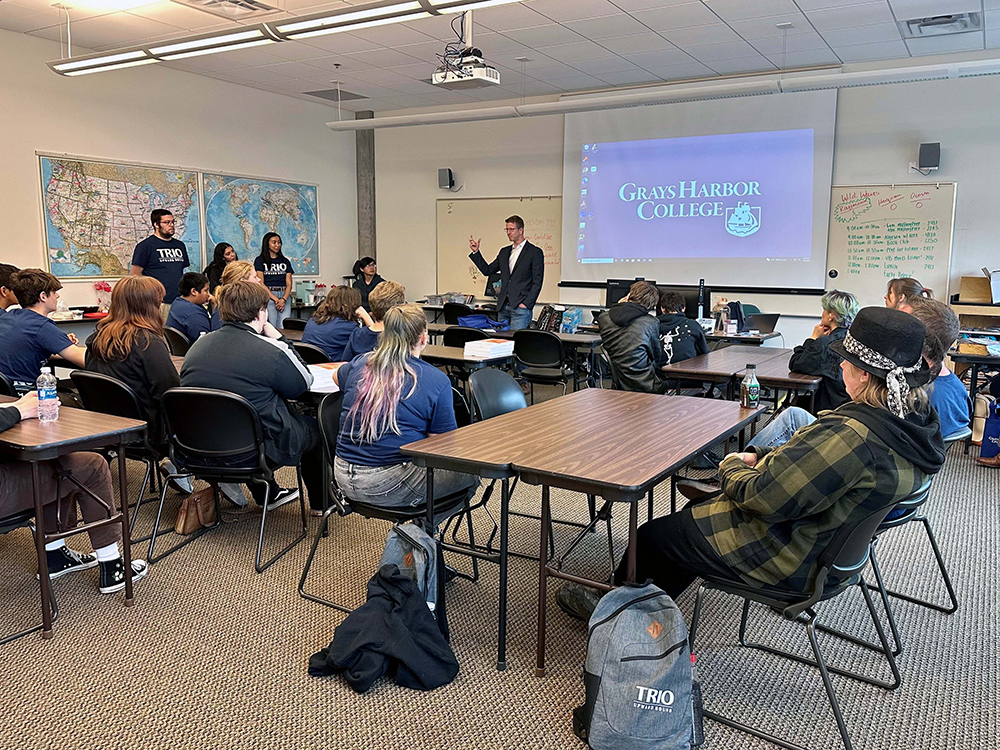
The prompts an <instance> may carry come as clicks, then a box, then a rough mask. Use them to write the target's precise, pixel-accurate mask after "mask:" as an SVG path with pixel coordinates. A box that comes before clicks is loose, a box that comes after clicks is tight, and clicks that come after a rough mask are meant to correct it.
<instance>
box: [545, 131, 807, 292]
mask: <svg viewBox="0 0 1000 750" xmlns="http://www.w3.org/2000/svg"><path fill="white" fill-rule="evenodd" d="M813 163H814V132H813V130H812V129H811V128H807V129H798V130H776V131H767V132H755V133H736V134H725V135H706V136H696V137H685V138H662V139H651V140H637V141H618V142H611V143H585V144H583V147H582V150H581V152H580V166H579V174H580V213H579V219H580V220H579V232H578V238H577V253H576V257H577V260H578V262H580V263H582V264H608V263H643V262H655V261H661V260H681V259H686V260H691V259H712V258H716V259H726V258H730V259H751V260H753V259H762V260H781V259H785V260H799V261H808V260H809V259H810V256H811V254H812V248H813V244H814V243H813V214H814V211H813V206H814V196H813V186H814V176H813ZM565 189H566V192H569V190H570V188H569V186H566V188H565ZM574 192H575V191H574ZM595 270H596V269H595ZM621 271H625V269H621ZM614 273H619V271H614V272H612V269H611V268H609V269H608V275H613V274H614Z"/></svg>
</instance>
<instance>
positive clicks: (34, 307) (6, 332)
mask: <svg viewBox="0 0 1000 750" xmlns="http://www.w3.org/2000/svg"><path fill="white" fill-rule="evenodd" d="M10 283H11V285H12V286H11V288H12V289H13V291H14V295H15V296H16V297H17V301H18V304H20V305H21V309H20V310H11V311H10V312H8V313H5V314H4V315H0V372H2V373H3V374H4V375H6V376H7V377H8V378H10V379H11V380H12V381H13V383H14V386H15V387H16V388H17V389H18V390H19V391H21V392H24V391H27V390H30V389H31V388H34V386H35V381H36V380H38V375H39V373H40V372H41V367H42V362H43V361H44V360H46V359H48V358H49V357H50V356H52V355H53V354H58V355H59V356H60V357H62V358H63V359H65V360H66V361H67V362H69V363H70V364H74V365H76V366H77V367H83V364H84V349H83V347H82V346H78V344H79V343H80V342H79V341H78V340H77V338H76V336H74V335H73V334H72V333H69V334H67V333H63V332H62V331H61V330H59V326H57V325H56V324H55V323H54V322H52V320H50V319H49V317H48V315H49V313H52V312H55V311H56V308H57V307H58V304H59V290H60V289H62V283H60V281H59V279H57V278H56V277H55V276H53V275H52V274H51V273H48V272H46V271H43V270H42V269H40V268H25V269H24V270H23V271H18V272H17V273H15V274H13V275H12V276H11V279H10Z"/></svg>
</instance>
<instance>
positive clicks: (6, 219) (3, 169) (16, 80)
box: [0, 30, 357, 305]
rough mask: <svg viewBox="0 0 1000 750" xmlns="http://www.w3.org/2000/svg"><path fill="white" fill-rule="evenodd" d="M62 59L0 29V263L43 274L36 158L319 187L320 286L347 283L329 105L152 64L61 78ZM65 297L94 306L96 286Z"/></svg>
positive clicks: (73, 285) (342, 150)
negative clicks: (63, 157) (58, 62)
mask: <svg viewBox="0 0 1000 750" xmlns="http://www.w3.org/2000/svg"><path fill="white" fill-rule="evenodd" d="M59 55H60V49H59V44H58V43H54V42H50V41H46V40H43V39H36V38H34V37H29V36H25V35H24V34H17V33H14V32H10V31H4V30H0V70H2V71H3V76H2V77H0V102H3V103H4V105H5V106H4V114H5V118H4V124H3V129H2V132H3V149H2V150H0V175H3V186H2V188H0V195H2V198H0V227H2V228H3V237H4V241H3V247H2V249H0V260H2V261H8V262H11V263H14V264H15V265H18V266H21V267H25V266H40V267H43V268H44V267H45V265H44V257H43V254H44V245H43V242H42V237H43V234H42V215H41V188H40V184H39V174H38V159H37V157H36V155H35V151H36V150H37V151H45V152H51V153H67V154H72V155H75V156H88V157H95V158H100V159H109V160H117V161H129V162H141V163H149V164H164V165H170V166H182V167H190V168H194V169H197V170H202V171H208V170H217V171H221V172H229V173H233V174H247V175H252V176H260V177H273V178H277V179H287V180H291V181H298V182H305V183H313V184H316V185H318V186H319V192H318V195H319V210H320V270H321V277H322V278H323V279H326V280H333V281H337V282H339V281H340V279H341V276H342V275H343V274H344V273H350V267H351V264H352V263H353V262H354V259H355V258H356V257H357V201H356V192H355V167H354V158H355V151H354V135H353V134H351V133H334V132H332V131H331V130H330V129H329V128H327V127H326V126H325V123H326V122H327V121H328V120H329V119H330V118H331V113H332V111H333V110H331V109H330V108H329V107H325V106H323V105H319V104H311V103H309V102H305V101H302V100H299V99H294V98H291V97H287V96H281V95H280V94H271V93H268V92H266V91H260V90H256V89H251V88H248V87H246V86H238V85H236V84H231V83H226V82H224V81H217V80H214V79H211V78H206V77H205V76H199V75H195V74H192V73H185V72H183V71H179V70H172V69H170V68H166V67H163V66H159V65H150V66H145V67H139V68H133V69H125V70H119V71H114V72H110V73H99V74H95V75H89V76H80V77H76V78H64V77H62V76H58V75H56V74H55V73H53V72H52V71H50V70H49V69H48V68H47V67H46V66H45V61H46V60H52V59H56V58H58V57H59ZM210 252H211V248H209V253H210ZM192 260H193V259H192ZM197 270H201V268H200V267H199V268H198V269H197ZM62 296H63V299H65V300H66V302H67V304H69V305H73V304H87V303H90V302H92V301H94V300H96V294H95V292H94V290H93V281H79V282H69V283H67V284H66V287H65V289H64V291H63V293H62Z"/></svg>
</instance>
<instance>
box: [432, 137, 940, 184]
mask: <svg viewBox="0 0 1000 750" xmlns="http://www.w3.org/2000/svg"><path fill="white" fill-rule="evenodd" d="M921 148H923V146H921ZM438 187H439V188H441V189H442V190H451V189H452V188H453V187H455V174H454V173H453V172H452V171H451V170H450V169H439V170H438Z"/></svg>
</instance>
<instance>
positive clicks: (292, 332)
mask: <svg viewBox="0 0 1000 750" xmlns="http://www.w3.org/2000/svg"><path fill="white" fill-rule="evenodd" d="M278 332H279V333H280V334H281V335H282V336H284V337H285V338H286V339H288V340H289V341H301V340H302V334H303V333H305V331H299V330H297V329H295V328H279V329H278Z"/></svg>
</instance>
